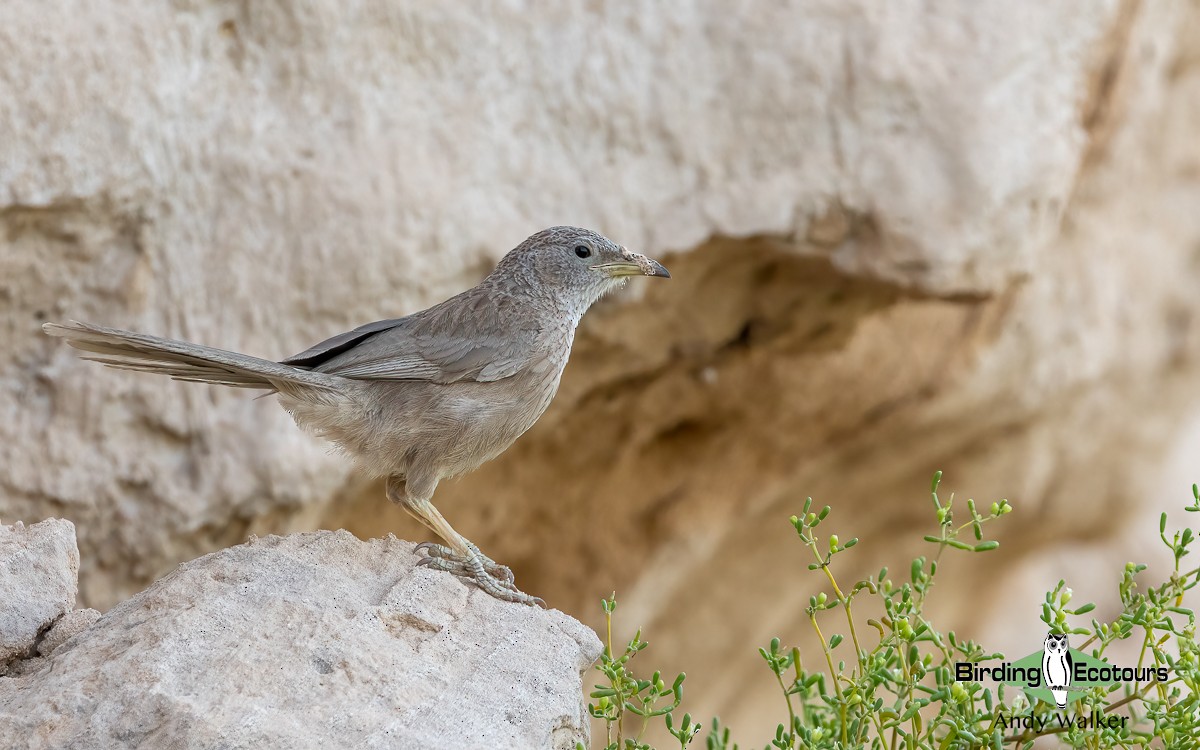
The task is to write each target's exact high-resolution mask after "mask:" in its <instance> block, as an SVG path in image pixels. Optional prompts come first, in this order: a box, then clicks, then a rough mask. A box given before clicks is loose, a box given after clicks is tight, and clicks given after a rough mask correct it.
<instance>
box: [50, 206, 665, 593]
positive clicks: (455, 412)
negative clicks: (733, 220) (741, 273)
mask: <svg viewBox="0 0 1200 750" xmlns="http://www.w3.org/2000/svg"><path fill="white" fill-rule="evenodd" d="M636 276H647V277H660V278H670V276H671V274H670V273H669V272H668V271H667V269H666V268H665V267H664V266H663V265H662V264H661V263H659V262H658V261H656V260H654V259H652V258H649V257H647V256H645V255H642V254H640V253H635V252H631V251H630V250H629V249H628V248H626V247H624V246H622V245H618V244H616V243H615V242H613V241H612V240H610V239H608V238H607V237H604V236H603V235H601V234H599V233H597V232H594V231H590V230H587V229H581V228H579V227H570V226H557V227H551V228H549V229H544V230H542V231H540V232H537V233H536V234H533V235H531V236H530V237H529V238H527V239H526V240H525V241H524V242H521V243H520V244H519V245H517V246H516V247H515V248H514V249H513V250H511V251H510V252H508V253H507V254H506V255H505V256H504V257H503V258H501V260H500V261H499V262H498V263H497V264H496V267H495V269H494V270H493V271H492V272H491V273H490V274H488V275H487V276H486V277H485V278H484V279H483V280H482V281H481V282H480V283H479V284H477V285H476V286H474V287H472V288H470V289H467V290H466V291H463V292H461V293H459V294H457V295H455V296H453V297H451V298H449V299H447V300H445V301H444V302H441V303H439V304H436V305H434V306H433V307H430V308H428V309H425V310H421V311H420V312H415V313H412V314H411V315H407V316H404V317H401V318H392V319H388V320H380V321H376V322H374V323H367V324H366V325H362V326H359V327H358V328H355V329H354V330H352V331H347V332H345V333H341V334H338V335H336V336H333V337H332V338H329V339H326V340H325V341H322V342H321V343H319V344H316V345H315V346H313V347H311V348H309V349H307V350H305V351H303V352H300V353H299V354H296V355H294V356H291V357H288V358H286V359H283V360H280V361H277V362H276V361H271V360H269V359H262V358H259V357H254V356H250V355H248V354H239V353H237V352H232V351H226V350H223V349H217V348H213V347H209V346H203V345H200V344H193V343H189V342H186V341H178V340H175V339H168V338H160V337H158V336H151V335H147V334H143V333H134V332H132V331H126V330H121V329H117V328H108V327H105V326H100V325H93V324H89V323H80V322H78V321H73V320H69V321H65V322H62V323H53V322H52V323H46V324H44V325H43V326H42V328H43V330H44V331H45V332H46V333H47V334H49V335H51V336H57V337H61V338H63V339H65V340H66V341H67V343H68V344H70V345H71V346H73V347H75V348H76V349H79V350H81V351H82V352H83V354H82V355H81V356H83V358H84V359H89V360H93V361H96V362H100V363H102V364H104V365H108V366H110V367H116V368H120V369H125V370H135V371H140V372H151V373H159V374H164V375H169V376H171V377H172V378H174V379H176V380H182V381H189V382H199V383H211V384H217V385H223V386H231V387H235V388H252V389H261V390H264V391H267V395H270V394H271V393H274V394H277V396H278V401H279V403H280V405H281V406H282V407H283V408H284V409H285V410H287V411H288V412H289V413H290V414H291V416H292V418H293V419H294V421H295V422H296V424H297V425H298V426H299V427H301V428H302V429H304V430H307V431H309V432H311V433H313V434H316V435H318V436H320V437H322V438H325V439H326V440H329V441H331V442H333V443H334V444H335V445H336V446H338V447H339V448H340V449H341V450H342V451H343V452H344V453H346V454H348V455H349V456H351V457H353V458H354V459H356V460H357V462H358V464H359V465H360V466H361V467H362V469H363V470H364V471H365V472H366V473H368V474H370V475H372V476H373V477H378V478H382V479H384V480H385V481H384V486H385V491H386V495H387V497H388V499H390V500H391V501H392V502H395V503H397V504H399V505H400V506H401V507H403V508H404V510H406V511H407V512H408V513H409V514H411V515H412V516H414V517H415V518H416V519H417V520H418V521H420V522H421V523H422V524H423V525H424V526H425V527H426V528H428V529H429V530H430V531H432V532H433V533H435V534H437V535H438V536H439V537H441V539H442V541H443V542H444V544H442V543H436V542H423V543H421V544H418V545H416V547H415V548H414V552H415V553H416V554H418V555H422V557H421V558H420V560H419V561H418V562H417V564H418V565H423V566H427V567H429V568H431V569H434V570H440V571H446V572H448V573H452V574H454V575H456V576H459V577H461V578H463V579H466V580H469V581H472V582H474V584H475V585H476V586H478V587H479V588H480V589H482V590H483V591H485V592H486V593H488V594H490V595H491V596H494V597H496V598H498V599H502V600H505V601H509V602H517V603H521V604H529V605H538V606H542V607H544V606H546V605H545V602H544V601H543V600H542V599H540V598H539V597H535V596H530V595H529V594H526V593H524V592H523V591H521V590H520V589H518V588H517V586H516V584H515V582H514V578H513V573H512V571H511V569H509V568H508V567H507V566H504V565H500V564H499V563H497V562H495V561H494V560H492V559H491V558H489V557H488V556H486V555H484V554H483V553H482V552H481V551H480V550H479V548H478V547H477V546H476V545H475V544H473V543H472V542H471V541H469V540H468V539H467V538H466V537H464V536H463V535H461V534H459V533H458V532H457V531H455V530H454V528H453V527H452V526H451V525H450V523H449V522H448V521H447V520H446V519H445V517H443V516H442V514H441V513H440V512H439V511H438V509H437V508H436V507H434V505H433V495H434V491H435V490H436V489H437V486H438V483H439V482H441V481H442V480H443V479H448V478H451V477H456V476H461V475H463V474H466V473H468V472H470V471H472V470H474V469H476V468H478V467H479V466H480V465H481V464H483V463H485V462H487V461H490V460H491V459H493V458H495V457H497V456H499V455H500V454H501V453H503V452H504V451H505V450H506V449H507V448H508V447H509V446H510V445H512V444H513V442H514V441H515V440H516V439H517V438H518V437H520V436H521V435H522V434H523V433H524V432H525V431H526V430H528V429H529V428H530V427H532V426H533V425H534V423H535V422H537V420H538V418H539V417H541V415H542V413H543V412H545V410H546V407H547V406H549V404H550V401H551V399H553V398H554V395H555V393H556V392H557V391H558V385H559V380H560V378H561V377H562V373H563V368H564V367H565V366H566V364H567V359H568V357H569V356H570V353H571V345H572V342H573V341H574V337H575V329H576V326H578V325H579V322H580V320H581V318H582V317H583V315H584V313H585V312H587V310H588V308H589V307H591V306H592V304H593V303H594V302H596V301H597V300H598V299H600V298H601V297H602V296H604V295H605V294H606V293H608V292H610V291H612V290H614V289H616V288H618V287H620V286H622V285H623V284H624V283H625V282H626V281H627V280H628V279H629V278H630V277H636Z"/></svg>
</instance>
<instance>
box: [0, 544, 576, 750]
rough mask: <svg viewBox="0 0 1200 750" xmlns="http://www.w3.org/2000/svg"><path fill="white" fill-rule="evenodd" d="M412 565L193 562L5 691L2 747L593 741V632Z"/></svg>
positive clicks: (353, 557) (265, 548) (393, 551)
mask: <svg viewBox="0 0 1200 750" xmlns="http://www.w3.org/2000/svg"><path fill="white" fill-rule="evenodd" d="M415 560H416V558H415V557H414V556H413V554H412V545H411V544H409V543H407V542H401V541H398V540H396V539H395V538H388V539H377V540H372V541H370V542H361V541H359V540H357V539H355V538H354V537H353V536H352V535H350V534H349V533H347V532H344V531H340V532H317V533H310V534H296V535H292V536H288V537H267V538H263V539H257V538H252V539H251V540H250V541H249V542H247V543H246V544H243V545H240V546H237V547H232V548H230V549H226V550H223V551H221V552H216V553H213V554H211V555H208V556H206V557H203V558H200V559H198V560H193V561H191V562H188V563H185V564H183V565H181V566H179V568H178V569H177V570H175V571H174V572H172V573H171V574H169V575H168V576H166V577H165V578H163V579H162V580H160V581H158V582H156V583H155V584H154V585H152V586H151V587H150V588H149V589H147V590H146V591H144V592H142V593H140V594H137V595H136V596H134V597H133V598H131V599H129V600H128V601H125V602H122V603H121V604H119V605H118V606H116V607H114V608H113V609H112V610H110V611H109V612H107V613H106V614H105V615H104V617H103V618H101V619H100V620H99V621H98V622H97V623H95V624H94V625H92V626H91V627H90V628H88V629H87V630H86V631H85V632H83V633H82V634H80V635H78V636H77V637H75V638H73V639H72V640H70V641H69V642H68V643H66V644H65V645H62V646H60V647H59V648H57V649H56V650H54V651H53V653H52V654H51V655H50V656H49V657H48V658H44V659H39V660H37V662H36V663H35V664H34V666H33V667H32V668H29V669H26V670H24V671H23V673H22V674H21V675H20V676H18V677H6V678H3V679H0V737H4V738H5V743H6V744H5V747H6V748H9V747H11V748H13V749H14V750H16V748H56V749H59V748H81V749H82V748H88V749H92V748H107V747H113V748H115V747H150V746H153V747H171V748H179V749H180V750H182V749H184V748H216V747H254V748H288V749H291V748H319V747H362V748H393V747H420V748H430V749H431V750H436V749H438V748H445V749H446V750H451V749H454V750H464V749H468V748H479V749H480V750H485V749H487V750H501V749H503V748H513V749H514V750H517V749H520V750H528V749H529V748H554V749H555V750H574V748H575V743H576V742H577V741H580V742H584V743H585V744H586V743H587V737H588V721H589V720H588V719H587V718H586V716H587V715H586V712H585V710H584V707H583V705H582V704H581V698H582V686H581V684H580V675H581V673H582V672H584V671H585V670H587V669H589V667H590V665H591V663H592V661H593V660H594V659H595V658H596V657H597V656H598V655H599V651H600V643H599V641H598V640H597V638H596V636H595V634H594V633H592V632H591V631H590V630H588V629H587V628H585V627H584V626H582V625H580V624H579V623H578V622H576V621H575V620H573V619H571V618H570V617H567V616H566V615H563V614H562V613H560V612H556V611H544V610H540V609H536V608H531V607H524V606H518V605H512V604H505V603H502V602H499V601H497V600H495V599H492V598H491V597H489V596H487V595H485V594H483V593H482V592H480V591H478V590H477V589H474V588H473V587H469V586H468V585H466V584H464V583H461V582H459V581H458V580H457V579H455V578H453V577H452V576H448V575H445V574H442V573H435V572H432V571H428V570H425V569H420V568H415V567H414V562H415ZM12 738H21V739H20V740H18V741H17V742H16V743H15V744H7V743H9V742H10V741H11V740H12Z"/></svg>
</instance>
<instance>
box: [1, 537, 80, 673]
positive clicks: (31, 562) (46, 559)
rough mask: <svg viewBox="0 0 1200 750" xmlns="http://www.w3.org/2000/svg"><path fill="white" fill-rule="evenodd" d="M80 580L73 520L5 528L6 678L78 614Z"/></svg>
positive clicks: (3, 658) (3, 613)
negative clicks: (60, 624) (58, 626)
mask: <svg viewBox="0 0 1200 750" xmlns="http://www.w3.org/2000/svg"><path fill="white" fill-rule="evenodd" d="M78 576H79V548H78V547H77V546H76V545H75V525H74V524H72V523H71V522H70V521H64V520H62V519H58V518H51V519H48V520H46V521H42V522H41V523H35V524H34V525H32V526H28V527H26V526H25V525H24V524H22V523H21V522H19V521H18V522H17V523H16V524H15V525H13V526H3V525H0V675H3V674H4V673H5V672H6V671H7V668H8V665H9V664H10V663H11V662H13V661H15V660H16V659H18V658H20V657H23V656H28V655H31V654H32V653H33V651H34V650H35V648H36V647H37V645H38V641H39V639H40V638H41V637H42V636H43V635H44V634H45V633H46V631H47V630H49V629H50V627H51V626H52V625H53V624H54V623H55V621H57V620H58V619H59V618H60V617H62V616H63V615H64V614H66V613H69V612H71V610H72V609H74V607H75V589H76V582H77V578H78Z"/></svg>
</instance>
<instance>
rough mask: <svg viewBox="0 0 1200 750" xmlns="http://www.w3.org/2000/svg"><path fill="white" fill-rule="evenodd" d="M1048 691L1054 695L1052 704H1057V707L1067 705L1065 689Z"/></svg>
mask: <svg viewBox="0 0 1200 750" xmlns="http://www.w3.org/2000/svg"><path fill="white" fill-rule="evenodd" d="M1050 692H1051V694H1053V695H1054V705H1056V706H1058V707H1059V708H1066V707H1067V691H1066V690H1062V689H1059V690H1051V691H1050Z"/></svg>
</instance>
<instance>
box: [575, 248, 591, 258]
mask: <svg viewBox="0 0 1200 750" xmlns="http://www.w3.org/2000/svg"><path fill="white" fill-rule="evenodd" d="M575 254H576V255H578V256H579V257H580V258H590V257H592V249H591V248H590V247H588V246H587V245H576V246H575Z"/></svg>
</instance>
